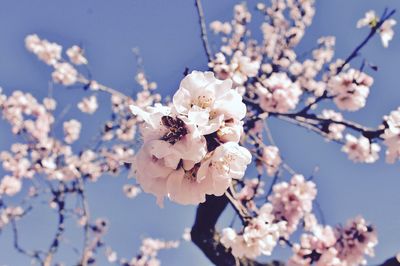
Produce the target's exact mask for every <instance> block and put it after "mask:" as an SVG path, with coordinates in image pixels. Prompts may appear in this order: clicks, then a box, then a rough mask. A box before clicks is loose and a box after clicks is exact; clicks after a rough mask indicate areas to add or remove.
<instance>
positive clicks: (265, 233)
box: [220, 204, 286, 259]
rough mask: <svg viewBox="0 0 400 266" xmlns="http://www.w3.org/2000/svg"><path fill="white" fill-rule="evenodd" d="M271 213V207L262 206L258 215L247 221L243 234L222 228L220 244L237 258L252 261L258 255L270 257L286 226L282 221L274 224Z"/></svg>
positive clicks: (267, 205)
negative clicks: (229, 249) (245, 258)
mask: <svg viewBox="0 0 400 266" xmlns="http://www.w3.org/2000/svg"><path fill="white" fill-rule="evenodd" d="M271 211H272V206H271V205H269V204H266V205H264V206H263V207H262V209H261V210H260V215H259V216H257V217H256V218H253V219H251V220H250V221H249V223H248V225H246V226H245V228H244V230H243V233H240V234H238V233H236V232H235V231H234V230H233V229H232V228H229V227H228V228H224V229H223V230H222V237H221V239H220V241H221V243H222V244H223V245H224V246H225V247H227V248H231V249H232V254H233V255H234V256H235V257H238V258H242V257H247V258H251V259H254V258H256V257H258V256H260V255H267V256H269V255H271V253H272V251H273V249H274V247H275V246H276V244H277V242H278V240H279V237H280V235H281V232H282V231H284V230H285V226H286V222H284V221H280V222H278V223H275V222H274V216H273V215H272V214H271Z"/></svg>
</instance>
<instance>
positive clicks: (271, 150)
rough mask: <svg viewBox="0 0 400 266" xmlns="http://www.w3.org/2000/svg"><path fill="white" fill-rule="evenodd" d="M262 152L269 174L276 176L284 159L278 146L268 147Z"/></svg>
mask: <svg viewBox="0 0 400 266" xmlns="http://www.w3.org/2000/svg"><path fill="white" fill-rule="evenodd" d="M262 151H263V153H262V159H263V163H264V164H265V167H266V169H267V174H268V175H269V176H274V175H275V174H276V172H277V171H278V170H279V166H280V165H281V163H282V159H281V157H280V156H279V148H278V147H276V146H266V147H264V148H263V150H262Z"/></svg>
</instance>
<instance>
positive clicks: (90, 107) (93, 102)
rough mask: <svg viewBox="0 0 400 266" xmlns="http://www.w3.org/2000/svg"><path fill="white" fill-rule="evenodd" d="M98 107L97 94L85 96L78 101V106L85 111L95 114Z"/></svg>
mask: <svg viewBox="0 0 400 266" xmlns="http://www.w3.org/2000/svg"><path fill="white" fill-rule="evenodd" d="M98 107H99V105H98V103H97V98H96V96H95V95H92V96H90V97H85V98H83V99H82V101H81V102H79V103H78V108H79V110H81V111H82V112H83V113H88V114H93V113H94V112H96V110H97V108H98Z"/></svg>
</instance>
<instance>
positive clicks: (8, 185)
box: [0, 176, 22, 196]
mask: <svg viewBox="0 0 400 266" xmlns="http://www.w3.org/2000/svg"><path fill="white" fill-rule="evenodd" d="M21 188H22V183H21V180H19V179H18V178H15V177H12V176H5V177H3V179H2V180H1V183H0V194H6V195H8V196H13V195H15V194H16V193H18V192H19V191H20V190H21Z"/></svg>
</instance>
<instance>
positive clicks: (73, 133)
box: [64, 119, 82, 144]
mask: <svg viewBox="0 0 400 266" xmlns="http://www.w3.org/2000/svg"><path fill="white" fill-rule="evenodd" d="M81 127H82V126H81V123H80V122H79V121H78V120H76V119H71V120H69V121H66V122H64V134H65V137H64V140H65V142H66V143H68V144H71V143H72V142H74V141H76V140H77V139H78V138H79V135H80V133H81Z"/></svg>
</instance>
